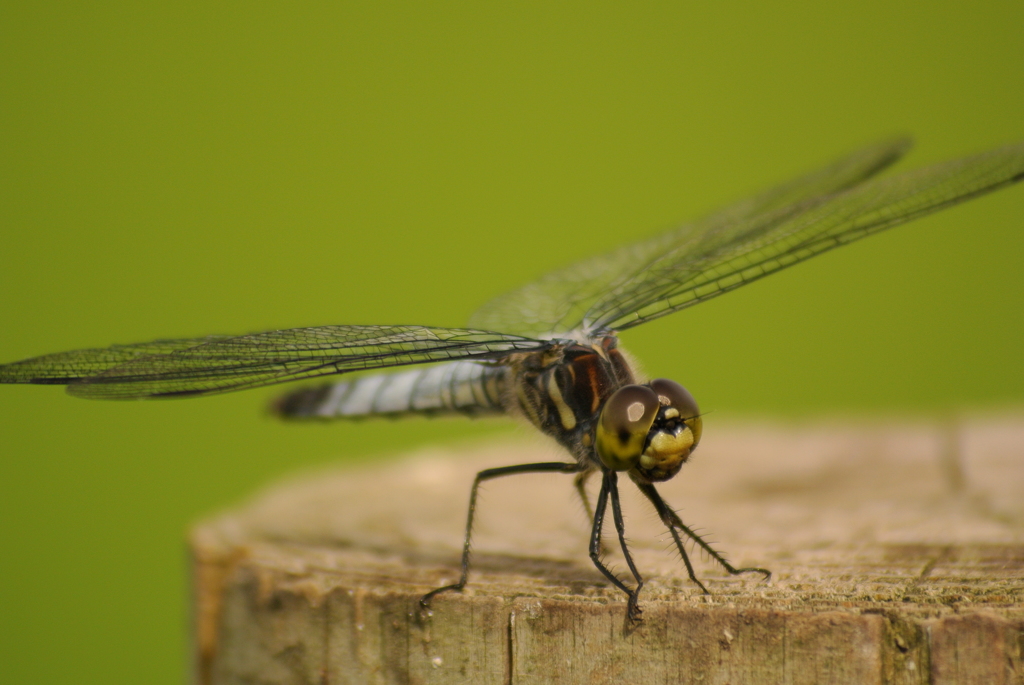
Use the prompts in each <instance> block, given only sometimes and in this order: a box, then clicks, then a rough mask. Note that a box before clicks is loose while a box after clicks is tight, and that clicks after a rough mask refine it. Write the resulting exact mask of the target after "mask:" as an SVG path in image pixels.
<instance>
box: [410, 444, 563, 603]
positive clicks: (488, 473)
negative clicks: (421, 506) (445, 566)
mask: <svg viewBox="0 0 1024 685" xmlns="http://www.w3.org/2000/svg"><path fill="white" fill-rule="evenodd" d="M579 470H580V466H579V464H570V463H567V462H564V461H546V462H540V463H536V464H517V465H515V466H502V467H499V468H494V469H484V470H483V471H481V472H480V473H478V474H476V478H474V479H473V489H472V490H471V491H470V493H469V514H468V515H467V516H466V537H465V539H464V540H463V543H462V573H461V575H460V576H459V582H457V583H452V584H451V585H445V586H444V587H439V588H437V589H436V590H431V591H430V592H428V593H427V594H425V595H423V597H421V598H420V607H421V608H422V609H423V610H424V611H425V610H427V609H429V608H430V600H432V599H433V598H434V597H435V596H436V595H439V594H441V593H442V592H448V591H449V590H458V591H461V590H462V589H463V588H464V587H466V580H467V579H468V577H469V555H470V550H471V548H472V544H471V540H472V537H473V516H474V514H475V513H476V497H477V492H478V491H479V489H480V484H481V483H483V482H484V481H485V480H491V479H492V478H500V477H502V476H512V475H515V474H518V473H550V472H555V473H577V472H578V471H579Z"/></svg>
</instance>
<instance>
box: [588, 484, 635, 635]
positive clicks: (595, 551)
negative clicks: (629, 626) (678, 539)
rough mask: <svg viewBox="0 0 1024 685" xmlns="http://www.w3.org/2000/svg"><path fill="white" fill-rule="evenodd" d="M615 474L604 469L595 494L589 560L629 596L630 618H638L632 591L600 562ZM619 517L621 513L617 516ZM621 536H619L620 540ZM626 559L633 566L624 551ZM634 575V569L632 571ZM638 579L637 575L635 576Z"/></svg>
mask: <svg viewBox="0 0 1024 685" xmlns="http://www.w3.org/2000/svg"><path fill="white" fill-rule="evenodd" d="M616 475H617V474H616V473H615V471H612V470H610V469H609V470H605V471H604V478H603V479H602V480H601V492H600V493H599V494H598V495H597V508H596V509H595V510H594V528H593V530H592V531H591V533H590V560H591V561H592V562H594V566H596V567H597V570H598V571H600V572H601V573H602V574H604V577H605V578H607V579H608V580H610V581H611V582H612V585H614V586H615V587H617V588H619V589H620V590H622V591H623V592H625V593H626V594H627V595H628V596H629V617H630V619H631V620H634V621H635V620H638V619H639V615H637V616H634V615H633V609H634V607H635V606H636V599H635V598H634V596H633V595H634V593H633V591H632V590H630V589H629V588H628V587H626V584H625V583H623V582H622V581H621V580H619V579H618V578H617V577H616V576H615V574H614V573H612V572H611V571H609V570H608V567H607V566H605V565H604V564H603V563H602V562H601V528H602V525H603V524H604V514H605V510H607V509H608V493H609V491H610V490H611V489H612V488H613V487H614V486H613V485H611V484H612V483H614V479H615V476H616ZM619 518H621V515H620V516H619ZM622 539H623V538H622V537H620V540H622ZM622 549H623V551H624V552H625V549H626V548H625V544H623V548H622ZM626 559H627V560H628V561H629V566H630V568H631V569H632V568H633V560H632V559H630V558H629V553H628V552H627V553H626ZM634 575H636V574H635V571H634ZM637 579H639V576H637Z"/></svg>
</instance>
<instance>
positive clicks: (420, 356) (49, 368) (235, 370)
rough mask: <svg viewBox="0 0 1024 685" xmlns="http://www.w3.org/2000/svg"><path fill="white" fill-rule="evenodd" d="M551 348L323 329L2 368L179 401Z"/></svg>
mask: <svg viewBox="0 0 1024 685" xmlns="http://www.w3.org/2000/svg"><path fill="white" fill-rule="evenodd" d="M546 345H547V343H545V342H542V341H537V340H532V339H529V338H523V337H520V336H516V335H507V334H504V333H494V332H490V331H481V330H473V329H461V328H428V327H425V326H319V327H315V328H292V329H287V330H279V331H268V332H265V333H254V334H251V335H242V336H233V337H232V336H215V337H209V338H192V339H183V340H165V341H157V342H152V343H143V344H140V345H122V346H114V347H109V348H103V349H90V350H75V351H72V352H64V353H60V354H51V355H45V356H42V357H35V358H33V359H27V360H25V361H21V362H15V363H13V364H7V365H3V366H0V382H2V383H44V384H67V385H68V392H69V393H70V394H72V395H76V396H79V397H93V398H104V399H137V398H144V397H181V396H193V395H207V394H213V393H219V392H227V391H230V390H241V389H244V388H255V387H259V386H264V385H273V384H277V383H284V382H287V381H293V380H299V379H303V378H314V377H317V376H326V375H331V374H339V373H345V372H348V371H360V370H365V369H380V368H386V367H393V366H405V365H409V364H425V363H430V362H439V361H448V360H452V359H495V358H500V357H502V356H504V355H506V354H508V353H510V352H514V351H516V350H533V349H538V348H541V347H544V346H546Z"/></svg>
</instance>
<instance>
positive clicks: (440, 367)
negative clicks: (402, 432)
mask: <svg viewBox="0 0 1024 685" xmlns="http://www.w3.org/2000/svg"><path fill="white" fill-rule="evenodd" d="M506 373H507V369H505V368H504V367H501V366H491V365H488V364H480V363H478V362H471V361H456V362H448V363H444V364H437V365H435V366H428V367H420V368H415V369H412V370H410V371H404V372H400V373H382V374H376V375H373V376H365V377H363V378H357V379H355V380H351V381H343V382H341V383H330V384H326V385H321V386H316V387H309V388H300V389H299V390H296V391H294V392H291V393H289V394H287V395H284V396H282V397H280V398H279V399H278V400H277V401H276V402H275V403H274V410H275V411H276V412H277V413H278V414H280V415H281V416H285V417H289V418H335V417H340V418H360V417H367V416H399V415H402V414H427V415H438V414H447V413H458V414H464V415H470V416H477V415H480V414H494V413H501V412H504V408H503V406H502V397H503V396H504V393H505V390H504V386H505V377H506Z"/></svg>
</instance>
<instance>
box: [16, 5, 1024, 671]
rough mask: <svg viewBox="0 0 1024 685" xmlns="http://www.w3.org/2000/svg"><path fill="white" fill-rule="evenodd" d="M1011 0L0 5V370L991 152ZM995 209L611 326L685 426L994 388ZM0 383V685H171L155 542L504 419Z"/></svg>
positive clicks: (478, 284)
mask: <svg viewBox="0 0 1024 685" xmlns="http://www.w3.org/2000/svg"><path fill="white" fill-rule="evenodd" d="M1022 26H1024V3H1020V2H1014V3H1010V2H1002V3H996V2H993V3H982V4H977V3H975V4H972V5H971V6H970V7H969V8H968V6H967V5H965V4H963V3H929V4H927V5H920V4H917V5H915V4H911V3H891V2H881V1H878V2H865V1H864V0H857V1H856V2H852V1H851V2H833V3H829V5H828V8H827V9H825V8H824V6H823V5H822V4H821V3H817V2H813V3H812V2H806V3H783V4H779V3H770V4H765V5H763V6H760V7H758V6H757V5H756V4H755V3H747V2H743V3H730V2H723V3H700V4H698V3H676V2H672V3H661V4H660V5H654V4H650V3H648V4H645V6H644V8H642V9H637V8H635V7H631V8H629V9H625V8H624V7H623V6H621V5H619V4H618V3H606V4H602V3H593V2H588V3H576V4H560V5H559V6H557V7H555V6H553V5H552V4H550V3H516V4H515V5H514V6H507V5H501V6H499V5H497V4H490V3H464V4H462V5H457V4H445V5H444V7H439V6H437V7H428V6H426V5H424V4H422V3H408V4H395V3H372V4H371V3H358V4H357V3H339V2H332V3H322V4H315V5H314V4H311V3H307V4H296V3H289V4H281V5H267V4H261V5H255V4H249V3H237V4H214V3H209V2H203V3H173V9H171V8H170V7H169V6H166V5H165V6H164V7H162V8H156V7H155V6H149V7H145V6H140V5H138V4H137V3H121V4H113V3H83V4H80V5H78V4H75V3H69V2H61V3H38V2H36V3H26V2H8V3H5V4H4V5H3V7H2V8H0V175H2V181H0V222H2V223H0V230H2V232H3V233H2V243H0V244H2V250H0V260H2V268H0V315H2V325H0V360H2V361H13V360H16V359H20V358H23V357H27V356H32V355H36V354H41V353H45V352H54V351H59V350H64V349H70V348H75V347H86V346H97V345H107V344H110V343H114V342H136V341H142V340H148V339H152V338H158V337H180V336H193V335H203V334H208V333H230V332H238V333H241V332H249V331H254V330H259V329H266V328H281V327H289V326H298V325H316V324H328V323H426V324H435V325H460V324H462V323H464V322H465V320H466V317H467V316H468V315H469V313H470V312H471V311H472V310H473V309H474V308H475V307H476V306H477V305H479V304H481V303H482V302H483V301H485V300H486V299H487V298H489V297H490V296H492V295H494V294H497V293H499V292H501V291H503V290H506V289H508V288H511V287H514V286H516V285H518V284H520V283H522V282H523V281H525V280H526V279H530V278H533V277H535V276H537V275H539V274H541V273H543V272H544V271H546V270H548V269H550V268H553V267H556V266H559V265H562V264H565V263H567V262H569V261H572V260H574V259H577V258H579V257H583V256H586V255H589V254H592V253H595V252H598V251H602V250H605V249H608V248H611V247H613V246H616V245H618V244H620V243H622V242H625V241H629V240H634V239H636V238H639V237H642V236H644V235H647V234H649V233H651V232H653V231H656V230H659V229H663V228H667V227H670V226H672V225H673V224H675V223H676V222H678V221H680V220H683V219H687V218H692V217H694V216H697V215H699V214H701V213H703V212H705V211H708V210H711V209H714V208H715V207H716V206H717V205H719V204H720V203H723V202H727V201H729V200H732V199H735V198H737V197H739V196H742V195H744V194H746V193H748V192H751V191H755V190H758V189H760V188H762V187H764V186H766V185H768V184H771V183H774V182H777V181H782V180H787V179H788V178H789V177H791V176H792V175H794V174H796V173H798V172H800V171H803V170H806V169H808V168H810V167H812V166H814V165H817V164H819V163H822V162H825V161H828V160H829V159H831V158H833V157H835V156H837V155H839V154H841V153H844V152H846V151H848V150H851V149H853V148H855V147H857V146H859V145H862V144H864V143H867V142H871V141H873V140H875V139H877V138H880V137H884V136H887V135H890V134H893V133H898V132H910V133H912V134H914V135H915V136H916V137H917V139H918V141H919V146H918V150H917V152H916V153H914V154H913V155H912V157H911V160H910V162H909V164H907V163H904V164H903V165H902V168H907V167H908V166H913V165H920V164H924V163H928V162H932V161H936V160H939V159H943V158H948V157H953V156H958V155H962V154H967V153H971V152H975V151H979V150H981V149H985V148H988V147H992V146H995V145H998V144H1000V143H1004V142H1010V141H1013V140H1018V139H1021V138H1024V88H1022V84H1024V41H1022V40H1021V27H1022ZM1022 221H1024V189H1021V188H1015V189H1011V190H1008V191H1005V190H1004V191H1001V192H1000V193H998V194H996V195H994V196H991V197H987V198H985V199H982V200H979V201H975V202H971V203H968V204H967V205H963V206H960V207H957V208H955V209H953V210H950V211H946V212H943V213H941V214H938V215H935V216H933V217H930V218H927V219H925V220H922V221H918V222H915V223H913V224H911V225H909V226H906V227H901V228H899V229H896V230H895V231H893V232H891V233H887V234H883V235H881V236H879V237H875V238H872V239H870V240H867V241H864V242H862V243H858V244H856V245H854V246H851V247H849V248H846V249H843V250H840V251H838V252H834V253H830V254H828V255H825V256H823V257H819V258H817V259H815V260H813V261H812V262H809V263H808V264H805V265H802V266H799V267H796V268H794V269H792V270H790V271H786V272H784V273H782V274H778V275H776V276H773V277H772V278H770V279H767V280H765V281H761V282H759V283H756V284H754V285H752V286H750V287H748V288H745V289H743V290H741V291H738V292H736V293H733V294H730V295H728V296H727V297H723V298H720V299H717V300H714V301H713V302H709V303H707V304H704V305H702V306H700V307H698V308H696V309H693V310H688V311H686V312H684V313H681V314H677V315H675V316H673V317H669V318H665V319H662V320H660V321H657V322H654V323H651V324H649V325H647V326H644V327H642V328H640V329H637V330H635V331H631V332H629V333H628V335H627V336H626V337H625V339H624V341H623V342H624V344H625V345H626V346H627V347H628V348H629V349H630V350H631V351H633V352H634V353H635V354H636V355H637V356H638V357H639V358H640V359H641V360H642V361H643V362H644V365H645V367H646V369H647V370H649V371H651V372H654V373H657V374H658V375H664V376H668V377H671V378H676V379H678V380H680V381H682V382H683V383H684V384H686V385H687V386H689V388H690V389H691V390H692V391H693V393H694V394H695V395H696V396H697V397H698V398H699V400H700V401H701V404H702V407H703V408H705V409H706V410H711V411H713V412H714V414H713V415H712V417H711V420H709V422H708V425H707V428H706V435H707V439H713V436H714V422H715V420H718V419H719V417H722V420H726V419H729V418H735V417H742V416H746V415H751V414H773V415H783V416H794V415H805V416H806V415H815V414H820V413H835V412H856V413H864V412H868V413H871V412H875V413H887V414H893V413H907V412H911V413H936V414H943V413H948V412H955V411H960V410H963V409H966V408H977V407H981V408H985V407H1000V406H1006V405H1012V404H1019V403H1021V400H1022V399H1024V362H1022V360H1021V355H1020V346H1021V340H1022V339H1024V317H1022V314H1021V312H1022V310H1024V274H1022V273H1021V271H1022V268H1021V267H1022V265H1024V257H1022V255H1024V230H1022ZM271 394H272V392H270V391H264V392H257V391H254V392H248V393H241V394H237V395H228V396H222V397H216V398H211V399H205V400H195V401H182V402H153V403H145V402H142V403H101V402H86V401H80V400H72V399H69V398H67V397H65V396H64V395H63V394H62V393H61V392H60V390H58V389H51V388H25V387H0V435H2V445H3V449H2V452H3V458H2V459H0V541H2V545H3V553H2V554H0V593H2V594H0V682H5V683H70V682H74V683H135V684H137V683H154V684H160V683H179V682H181V680H182V678H183V673H184V669H185V664H186V652H187V648H186V645H187V631H186V616H187V592H188V584H187V579H186V570H185V569H186V565H185V558H184V556H185V555H184V546H183V543H182V539H183V534H184V531H185V530H186V527H187V525H188V524H189V522H190V521H193V520H195V519H196V518H197V517H199V516H202V515H203V514H204V513H206V512H210V511H212V510H214V509H216V508H218V507H221V506H226V505H228V504H230V503H232V502H234V501H236V500H238V499H239V498H241V497H243V496H244V495H245V494H246V493H248V492H250V491H252V490H253V489H254V488H256V487H258V486H259V485H260V484H262V483H265V482H267V481H269V480H272V479H274V478H275V477H277V476H279V475H280V474H282V473H285V472H287V471H290V470H294V469H296V468H302V467H305V466H309V465H313V464H318V463H323V462H327V461H331V460H341V459H356V458H363V457H367V456H374V455H380V454H384V453H394V452H398V451H402V450H406V449H411V448H413V447H414V446H416V445H420V444H422V443H427V442H432V441H441V440H446V441H457V440H462V439H466V438H473V437H480V436H484V435H491V434H493V435H495V436H501V435H502V434H507V433H508V432H509V431H510V428H509V426H508V424H505V423H502V422H468V421H467V422H463V421H457V422H456V421H437V422H429V421H410V422H406V423H391V422H367V423H361V424H357V425H340V424H336V425H329V426H325V425H311V426H301V425H280V424H277V423H274V422H273V421H271V420H269V419H267V418H266V417H265V416H263V415H262V413H261V409H262V406H263V404H264V402H265V401H266V399H267V398H268V397H269V396H271Z"/></svg>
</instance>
